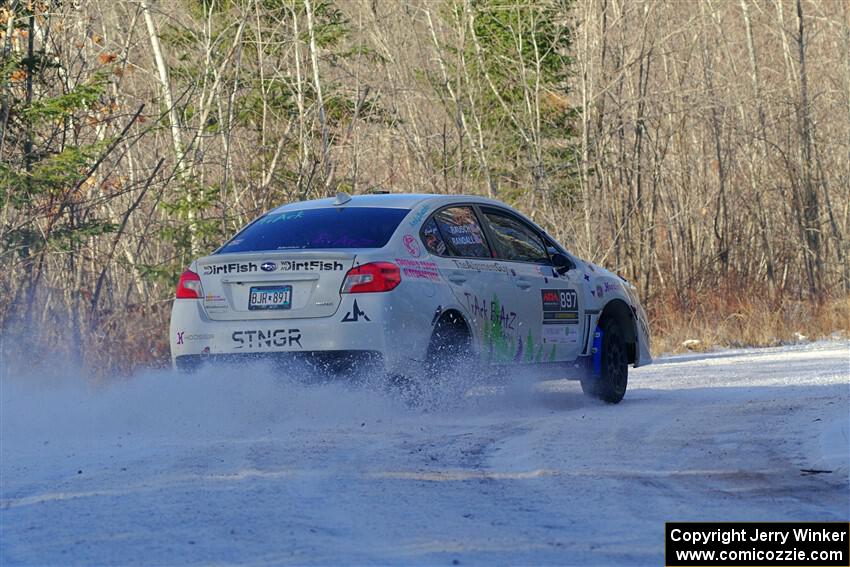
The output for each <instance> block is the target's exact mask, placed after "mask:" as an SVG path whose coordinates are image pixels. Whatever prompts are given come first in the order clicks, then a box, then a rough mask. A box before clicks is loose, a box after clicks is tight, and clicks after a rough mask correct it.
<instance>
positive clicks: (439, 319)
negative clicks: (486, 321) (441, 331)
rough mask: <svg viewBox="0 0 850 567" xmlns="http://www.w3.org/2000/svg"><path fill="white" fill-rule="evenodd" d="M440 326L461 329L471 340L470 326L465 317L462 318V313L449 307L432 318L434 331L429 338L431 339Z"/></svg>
mask: <svg viewBox="0 0 850 567" xmlns="http://www.w3.org/2000/svg"><path fill="white" fill-rule="evenodd" d="M441 325H451V326H453V327H457V328H463V330H464V332H466V334H467V335H469V338H470V339H471V338H472V326H471V325H470V324H469V323H468V322H467V321H466V317H464V316H463V313H461V312H460V310H458V309H455V308H453V307H450V308H449V309H446V310H445V311H440V312H439V313H438V314H436V315H435V317H434V323H433V327H434V330H433V331H432V332H431V337H432V338H433V336H434V332H436V330H437V328H438V327H440V326H441Z"/></svg>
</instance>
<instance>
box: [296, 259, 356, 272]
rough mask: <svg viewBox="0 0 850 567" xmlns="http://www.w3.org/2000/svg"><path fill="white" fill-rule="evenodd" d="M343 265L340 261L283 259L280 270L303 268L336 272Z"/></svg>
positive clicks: (297, 270) (300, 269)
mask: <svg viewBox="0 0 850 567" xmlns="http://www.w3.org/2000/svg"><path fill="white" fill-rule="evenodd" d="M343 268H345V266H343V265H342V262H337V261H336V260H334V261H333V262H323V261H322V260H304V261H303V262H298V261H296V260H284V261H283V262H281V263H280V271H281V272H300V271H304V270H312V271H319V272H336V271H339V270H342V269H343Z"/></svg>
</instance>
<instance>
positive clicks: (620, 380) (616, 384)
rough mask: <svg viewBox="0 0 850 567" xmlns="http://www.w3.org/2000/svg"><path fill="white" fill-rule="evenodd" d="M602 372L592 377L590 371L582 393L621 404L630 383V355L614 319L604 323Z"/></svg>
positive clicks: (583, 379) (584, 379) (610, 402)
mask: <svg viewBox="0 0 850 567" xmlns="http://www.w3.org/2000/svg"><path fill="white" fill-rule="evenodd" d="M601 328H602V352H601V357H602V359H601V362H602V365H601V369H600V370H601V371H600V374H599V376H595V377H594V376H592V375H591V373H590V371H588V373H587V375H586V376H585V377H584V378H582V380H581V389H582V391H583V392H584V393H585V394H587V395H588V396H590V397H592V398H598V399H600V400H602V401H604V402H607V403H609V404H617V403H620V400H622V399H623V396H625V395H626V388H627V387H628V383H629V355H628V351H627V349H626V340H625V337H624V336H623V332H622V331H621V330H620V327H618V326H617V323H616V322H615V321H614V320H613V319H607V320H605V321H603V323H602V327H601Z"/></svg>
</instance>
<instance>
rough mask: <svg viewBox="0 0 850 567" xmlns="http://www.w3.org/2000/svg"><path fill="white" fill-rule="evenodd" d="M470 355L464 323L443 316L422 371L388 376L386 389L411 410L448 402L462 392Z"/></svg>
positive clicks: (469, 344) (432, 337) (470, 344)
mask: <svg viewBox="0 0 850 567" xmlns="http://www.w3.org/2000/svg"><path fill="white" fill-rule="evenodd" d="M471 353H472V337H471V335H470V333H469V330H468V329H467V327H466V324H465V323H464V322H463V320H461V319H459V318H455V317H446V318H444V319H442V320H440V321H439V322H438V323H437V325H436V327H435V328H434V332H433V334H432V335H431V342H430V343H429V345H428V351H427V353H426V359H425V364H424V365H423V367H422V371H420V372H419V373H417V374H413V375H408V376H402V375H394V376H390V380H389V383H390V387H391V388H392V390H394V391H395V392H397V393H399V395H400V396H401V398H402V399H403V400H404V401H405V403H407V405H409V406H412V407H420V408H424V409H429V408H431V407H440V406H444V405H446V404H447V403H452V402H451V398H453V397H454V396H459V395H461V393H462V390H464V384H465V381H464V374H465V365H466V364H467V363H468V362H469V361H470V355H471Z"/></svg>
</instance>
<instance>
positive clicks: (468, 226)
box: [423, 207, 490, 258]
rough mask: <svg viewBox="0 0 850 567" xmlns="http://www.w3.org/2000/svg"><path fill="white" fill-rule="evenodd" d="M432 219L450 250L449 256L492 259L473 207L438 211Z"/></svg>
mask: <svg viewBox="0 0 850 567" xmlns="http://www.w3.org/2000/svg"><path fill="white" fill-rule="evenodd" d="M431 219H432V220H434V221H435V224H436V226H437V228H438V231H439V234H440V235H441V236H442V239H443V242H444V243H445V245H446V247H447V248H448V255H449V256H463V257H466V258H489V257H490V249H489V247H488V246H487V241H486V240H485V239H484V231H483V230H482V229H481V225H480V224H478V219H477V218H476V217H475V211H473V210H472V207H449V208H447V209H442V210H441V211H437V212H436V213H435V214H434V215H433V216H432V217H431ZM423 236H424V233H423ZM426 246H427V242H426ZM429 249H430V248H429Z"/></svg>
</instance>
